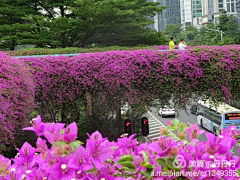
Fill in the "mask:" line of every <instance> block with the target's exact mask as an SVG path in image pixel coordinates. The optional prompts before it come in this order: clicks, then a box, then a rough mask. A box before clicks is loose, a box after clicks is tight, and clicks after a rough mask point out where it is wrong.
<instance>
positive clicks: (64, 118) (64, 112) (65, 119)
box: [61, 103, 67, 123]
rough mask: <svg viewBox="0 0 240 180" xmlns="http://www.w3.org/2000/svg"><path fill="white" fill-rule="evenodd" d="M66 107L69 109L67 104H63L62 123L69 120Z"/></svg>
mask: <svg viewBox="0 0 240 180" xmlns="http://www.w3.org/2000/svg"><path fill="white" fill-rule="evenodd" d="M66 109H67V107H66V104H65V103H63V104H62V111H61V123H66V121H67V116H66Z"/></svg>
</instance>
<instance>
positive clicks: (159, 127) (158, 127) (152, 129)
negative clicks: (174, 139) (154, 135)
mask: <svg viewBox="0 0 240 180" xmlns="http://www.w3.org/2000/svg"><path fill="white" fill-rule="evenodd" d="M149 129H150V130H153V129H158V131H159V130H160V127H154V128H149Z"/></svg>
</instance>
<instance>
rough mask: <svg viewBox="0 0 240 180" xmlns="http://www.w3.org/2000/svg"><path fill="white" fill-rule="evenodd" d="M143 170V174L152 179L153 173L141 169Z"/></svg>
mask: <svg viewBox="0 0 240 180" xmlns="http://www.w3.org/2000/svg"><path fill="white" fill-rule="evenodd" d="M140 172H141V174H142V175H143V176H145V177H146V178H147V179H149V180H150V179H152V176H151V174H150V173H149V172H147V171H146V172H145V171H143V170H141V171H140Z"/></svg>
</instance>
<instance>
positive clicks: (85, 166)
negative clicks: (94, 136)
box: [75, 145, 93, 171]
mask: <svg viewBox="0 0 240 180" xmlns="http://www.w3.org/2000/svg"><path fill="white" fill-rule="evenodd" d="M75 156H76V159H77V161H78V164H79V166H80V168H79V169H82V170H83V171H87V170H90V169H92V168H93V165H92V162H91V161H90V159H89V156H88V155H87V152H86V149H85V148H84V147H82V146H81V145H80V146H79V147H78V149H77V150H76V152H75Z"/></svg>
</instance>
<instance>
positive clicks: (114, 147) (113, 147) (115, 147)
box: [110, 146, 119, 150]
mask: <svg viewBox="0 0 240 180" xmlns="http://www.w3.org/2000/svg"><path fill="white" fill-rule="evenodd" d="M110 148H111V149H113V150H116V149H117V148H119V147H118V146H112V147H110Z"/></svg>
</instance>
